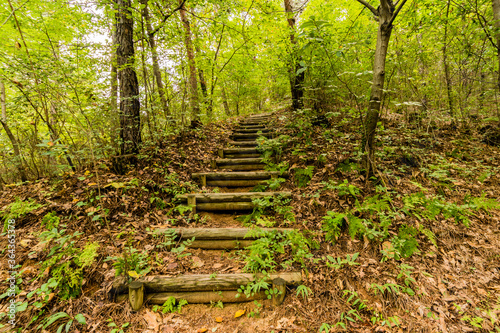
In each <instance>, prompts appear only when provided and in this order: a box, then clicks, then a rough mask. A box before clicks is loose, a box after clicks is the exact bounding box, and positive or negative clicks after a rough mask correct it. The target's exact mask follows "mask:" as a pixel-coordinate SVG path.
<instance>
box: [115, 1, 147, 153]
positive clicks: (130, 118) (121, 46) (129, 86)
mask: <svg viewBox="0 0 500 333" xmlns="http://www.w3.org/2000/svg"><path fill="white" fill-rule="evenodd" d="M117 5H118V22H117V29H116V34H117V40H116V41H117V43H118V47H117V50H116V53H117V63H118V78H119V80H120V139H121V153H122V155H125V154H137V153H138V152H139V145H140V143H141V141H142V140H141V118H140V107H141V106H140V102H139V82H138V81H137V74H136V73H135V70H134V41H133V32H134V29H133V28H134V21H133V18H132V12H131V10H130V6H131V0H117Z"/></svg>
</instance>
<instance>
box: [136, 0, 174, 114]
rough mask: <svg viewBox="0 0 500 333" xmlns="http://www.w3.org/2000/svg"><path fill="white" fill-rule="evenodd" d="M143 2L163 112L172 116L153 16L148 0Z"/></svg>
mask: <svg viewBox="0 0 500 333" xmlns="http://www.w3.org/2000/svg"><path fill="white" fill-rule="evenodd" d="M141 4H142V5H143V6H144V7H143V8H142V16H143V17H144V21H145V22H146V31H147V33H148V43H149V46H150V47H151V58H152V60H153V75H154V76H155V80H156V85H157V86H158V93H159V95H160V102H161V106H162V109H163V112H164V113H165V114H166V115H167V116H170V109H169V107H168V103H167V99H166V97H165V87H164V86H163V80H162V77H161V71H160V65H159V63H158V51H157V49H156V41H155V37H154V33H153V28H152V26H151V18H150V16H149V9H148V0H141Z"/></svg>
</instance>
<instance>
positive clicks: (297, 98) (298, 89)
mask: <svg viewBox="0 0 500 333" xmlns="http://www.w3.org/2000/svg"><path fill="white" fill-rule="evenodd" d="M284 3H285V13H286V16H287V21H288V26H289V27H290V42H291V47H292V52H291V65H290V90H291V94H292V108H293V109H294V110H298V109H302V108H303V107H304V101H303V99H304V79H305V72H303V71H302V72H300V73H299V74H297V72H298V71H299V69H301V68H302V66H301V65H300V62H301V57H300V56H299V55H298V49H297V40H296V38H295V32H296V31H295V15H294V13H293V7H292V4H291V1H290V0H284Z"/></svg>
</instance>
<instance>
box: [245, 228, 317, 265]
mask: <svg viewBox="0 0 500 333" xmlns="http://www.w3.org/2000/svg"><path fill="white" fill-rule="evenodd" d="M248 236H258V237H260V238H258V239H256V240H255V241H254V242H253V243H252V245H250V246H248V247H247V248H246V250H245V251H242V252H241V256H242V257H243V260H244V261H245V262H246V264H245V267H244V270H245V271H248V272H252V273H257V272H262V271H264V272H271V271H275V270H276V267H277V265H278V264H277V262H276V259H277V258H278V257H281V258H282V259H284V260H283V261H282V262H281V263H280V265H281V266H282V267H283V268H289V267H291V266H292V265H293V264H294V263H298V264H300V265H301V266H302V267H305V261H306V259H308V258H311V257H312V254H311V252H310V251H311V249H314V248H317V246H318V244H316V243H315V242H314V241H313V240H310V239H308V238H306V237H305V236H304V235H303V234H302V233H301V232H299V231H296V230H291V231H288V230H287V231H284V232H279V231H263V230H260V229H258V228H255V229H253V230H251V231H250V233H249V235H248Z"/></svg>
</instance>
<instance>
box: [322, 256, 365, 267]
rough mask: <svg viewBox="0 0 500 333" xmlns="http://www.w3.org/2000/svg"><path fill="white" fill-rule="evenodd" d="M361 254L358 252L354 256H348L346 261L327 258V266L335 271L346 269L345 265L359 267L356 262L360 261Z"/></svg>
mask: <svg viewBox="0 0 500 333" xmlns="http://www.w3.org/2000/svg"><path fill="white" fill-rule="evenodd" d="M358 256H359V253H358V252H356V253H354V254H353V255H352V256H351V255H347V256H346V258H345V259H341V258H333V257H332V256H326V258H327V259H328V261H326V265H327V266H328V267H330V268H334V269H341V268H342V267H344V265H349V267H351V266H356V265H359V263H357V262H356V259H358Z"/></svg>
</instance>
